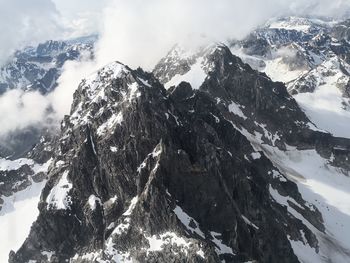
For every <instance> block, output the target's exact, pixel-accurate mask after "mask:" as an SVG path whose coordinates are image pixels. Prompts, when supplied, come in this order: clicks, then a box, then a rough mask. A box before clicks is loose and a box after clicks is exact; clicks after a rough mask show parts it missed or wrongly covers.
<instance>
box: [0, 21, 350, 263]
mask: <svg viewBox="0 0 350 263" xmlns="http://www.w3.org/2000/svg"><path fill="white" fill-rule="evenodd" d="M348 26H349V23H348V21H345V22H335V21H331V20H321V19H311V18H299V17H289V18H280V19H274V20H271V21H269V22H268V23H267V24H266V25H265V26H263V27H261V28H259V29H257V30H256V31H254V32H252V33H251V34H250V35H249V36H248V37H247V38H246V39H244V40H243V41H233V42H232V43H230V45H229V46H225V45H222V44H212V45H209V46H206V47H202V48H199V49H193V50H187V49H184V48H183V47H181V46H180V45H176V46H174V48H173V49H171V50H170V51H169V53H168V54H167V55H166V56H165V57H164V58H162V59H161V60H160V61H159V63H158V64H157V65H156V66H155V68H154V70H153V72H152V73H149V72H145V71H144V70H142V69H141V68H139V69H137V70H134V69H131V68H130V67H128V66H127V65H124V64H122V63H120V62H114V63H111V64H109V65H106V66H105V67H104V68H101V69H100V70H98V71H96V72H95V73H94V74H92V75H90V76H88V77H86V78H85V79H84V80H82V82H81V83H80V85H79V87H78V89H77V90H76V92H75V94H74V100H73V103H72V107H71V112H70V115H69V116H66V117H65V118H64V120H63V122H62V125H61V131H60V133H59V134H56V135H54V136H52V134H43V136H42V137H41V139H40V141H39V142H38V143H37V144H36V146H35V147H34V149H32V150H31V151H29V152H28V154H26V156H25V158H22V159H18V160H8V159H0V228H1V229H8V228H9V225H10V224H11V225H14V224H15V225H16V229H21V231H19V233H15V235H13V234H12V232H10V231H8V232H6V233H5V237H7V239H8V240H9V242H8V243H6V246H0V261H1V262H2V261H6V260H7V258H8V257H9V262H11V263H23V262H30V263H33V262H36V263H39V262H40V263H41V262H72V263H74V262H77V263H84V262H105V263H107V262H110V263H112V262H113V263H114V262H196V263H197V262H242V263H243V262H244V263H247V262H269V263H274V262H276V263H277V262H278V263H280V262H287V263H289V262H307V263H316V262H317V263H318V262H332V263H347V262H349V258H350V245H349V244H350V238H349V235H347V234H346V233H348V232H350V203H349V200H350V192H349V189H350V177H349V176H350V161H349V158H350V139H349V138H350V137H349V134H348V130H349V129H347V128H348V126H349V122H348V118H349V115H348V114H349V110H350V109H349V83H350V81H349V80H350V79H349V76H350V75H349V73H350V70H349V69H350V64H349V62H350V61H349V59H350V58H349V54H350V53H349V42H348V41H349V28H348ZM71 45H76V43H66V44H62V43H59V42H48V43H46V44H44V45H42V46H41V47H40V48H39V47H38V48H36V49H35V51H33V52H34V53H35V55H33V56H34V57H36V56H38V54H39V53H43V54H46V53H49V54H60V52H61V51H62V50H63V49H67V48H68V49H69V47H70V46H71ZM33 50H34V49H33ZM38 50H39V51H38ZM26 52H29V53H30V51H26ZM34 53H33V54H34ZM68 53H69V52H68ZM58 56H59V55H57V56H56V55H52V57H55V59H56V58H57V57H58ZM67 56H68V55H67ZM55 59H54V60H55ZM45 63H46V62H45ZM246 63H247V64H246ZM274 81H278V82H274ZM39 195H40V196H39ZM19 217H25V218H23V220H20V221H19V220H18V218H19ZM33 222H34V223H33ZM32 223H33V224H32ZM19 225H20V226H21V228H19ZM17 227H18V228H17ZM5 239H6V238H5ZM11 250H12V251H11ZM10 251H11V252H10Z"/></svg>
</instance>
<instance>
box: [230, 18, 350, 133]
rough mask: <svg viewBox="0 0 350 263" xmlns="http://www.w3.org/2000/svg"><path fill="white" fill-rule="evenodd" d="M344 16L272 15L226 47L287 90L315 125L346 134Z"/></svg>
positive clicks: (348, 67)
mask: <svg viewBox="0 0 350 263" xmlns="http://www.w3.org/2000/svg"><path fill="white" fill-rule="evenodd" d="M349 30H350V27H349V21H348V20H346V21H342V22H334V21H328V20H326V19H324V20H321V19H313V18H301V17H289V18H281V19H277V20H272V21H270V22H269V23H267V24H266V25H264V26H262V27H260V28H258V29H257V30H255V31H254V32H252V33H251V34H250V35H249V36H248V37H247V38H246V39H244V40H242V41H233V42H232V45H231V50H232V52H233V53H235V54H237V55H238V56H240V57H241V58H242V59H243V60H244V61H245V62H247V63H249V64H250V65H251V66H252V67H253V68H255V69H257V70H259V71H262V72H265V73H266V74H267V75H268V76H269V77H270V78H271V79H272V80H274V81H281V82H284V83H285V84H286V86H287V88H288V92H289V93H290V94H291V95H293V97H294V98H295V99H296V101H297V102H298V104H299V105H300V106H301V107H302V109H303V110H305V112H306V114H307V116H308V117H309V118H310V119H311V121H312V122H314V123H315V125H316V126H317V127H318V128H320V129H323V130H326V131H328V132H330V133H332V134H334V136H338V137H346V138H350V134H349V133H348V132H345V131H347V130H349V129H350V126H349V125H348V123H350V122H349V121H350V110H349V109H350V100H349V83H350V82H349V81H350V57H349V54H350V43H349V39H348V36H347V34H348V32H349Z"/></svg>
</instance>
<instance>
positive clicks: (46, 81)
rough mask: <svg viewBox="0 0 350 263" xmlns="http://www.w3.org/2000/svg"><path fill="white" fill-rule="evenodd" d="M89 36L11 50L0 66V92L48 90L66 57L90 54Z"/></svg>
mask: <svg viewBox="0 0 350 263" xmlns="http://www.w3.org/2000/svg"><path fill="white" fill-rule="evenodd" d="M92 41H93V38H91V39H88V40H85V39H77V40H75V41H73V40H72V41H68V42H64V41H52V40H50V41H47V42H45V43H42V44H39V45H38V46H37V47H27V48H24V49H23V50H19V51H17V52H15V54H13V56H12V58H11V59H10V60H9V61H8V62H7V63H6V64H5V65H2V66H1V68H0V94H2V93H4V92H5V91H6V90H8V89H15V88H19V89H23V90H38V91H40V92H41V93H44V94H45V93H48V92H50V91H52V90H53V89H54V88H55V87H56V85H57V83H56V81H57V79H58V77H59V76H60V74H61V68H62V66H63V64H64V63H65V62H66V61H67V60H76V59H79V57H80V56H82V55H84V56H89V55H90V56H91V55H92V49H93V44H94V42H92Z"/></svg>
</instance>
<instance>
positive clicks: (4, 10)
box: [0, 0, 62, 66]
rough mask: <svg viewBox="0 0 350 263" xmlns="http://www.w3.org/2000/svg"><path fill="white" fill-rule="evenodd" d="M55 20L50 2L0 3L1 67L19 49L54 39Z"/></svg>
mask: <svg viewBox="0 0 350 263" xmlns="http://www.w3.org/2000/svg"><path fill="white" fill-rule="evenodd" d="M58 16H59V13H58V12H57V10H56V7H55V5H54V4H53V2H51V1H50V0H31V1H22V0H11V1H7V0H0V32H1V34H0V66H1V65H2V64H3V63H4V62H5V61H6V60H7V59H8V58H9V57H10V55H11V54H12V53H13V52H14V51H15V50H16V49H18V48H21V47H23V46H25V45H29V44H32V43H37V42H39V41H43V40H47V39H50V38H56V36H57V35H58V34H59V32H61V31H62V28H61V26H60V23H59V21H58Z"/></svg>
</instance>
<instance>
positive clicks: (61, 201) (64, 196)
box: [46, 171, 73, 210]
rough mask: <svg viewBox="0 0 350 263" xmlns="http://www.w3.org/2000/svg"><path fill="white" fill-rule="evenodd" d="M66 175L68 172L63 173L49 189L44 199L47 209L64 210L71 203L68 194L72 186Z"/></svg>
mask: <svg viewBox="0 0 350 263" xmlns="http://www.w3.org/2000/svg"><path fill="white" fill-rule="evenodd" d="M68 174H69V171H65V172H64V173H63V174H62V177H61V179H60V180H59V181H58V183H57V184H56V185H55V186H54V187H53V188H52V189H51V191H50V193H49V195H48V196H47V198H46V203H47V209H51V208H53V209H57V210H65V209H67V208H69V206H70V204H71V203H72V201H71V197H70V196H69V195H68V192H69V191H70V190H71V189H72V187H73V184H72V183H70V182H69V181H68Z"/></svg>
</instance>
